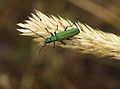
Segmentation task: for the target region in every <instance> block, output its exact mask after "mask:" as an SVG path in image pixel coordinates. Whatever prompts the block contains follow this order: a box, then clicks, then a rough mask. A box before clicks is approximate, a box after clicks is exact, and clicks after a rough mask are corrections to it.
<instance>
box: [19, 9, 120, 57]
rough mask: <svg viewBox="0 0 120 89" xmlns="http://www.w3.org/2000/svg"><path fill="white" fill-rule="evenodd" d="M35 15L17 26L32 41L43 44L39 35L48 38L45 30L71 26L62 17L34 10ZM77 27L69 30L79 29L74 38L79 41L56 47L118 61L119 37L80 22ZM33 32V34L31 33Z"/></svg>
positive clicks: (68, 41) (70, 41) (59, 29)
mask: <svg viewBox="0 0 120 89" xmlns="http://www.w3.org/2000/svg"><path fill="white" fill-rule="evenodd" d="M35 12H36V13H35V14H32V17H29V20H25V23H19V24H17V25H18V26H20V27H21V28H20V29H17V30H18V31H20V32H22V34H21V35H25V36H32V37H34V40H35V41H36V42H39V43H43V42H44V39H43V38H41V37H40V36H38V35H37V34H39V35H42V36H43V37H45V38H47V37H50V36H51V34H49V33H48V32H47V31H46V30H45V29H46V28H47V29H48V31H50V32H52V33H54V31H55V30H56V28H57V25H58V30H57V32H60V31H64V29H65V27H66V26H70V25H71V24H73V23H72V22H71V21H70V20H65V19H63V18H62V17H60V16H58V17H55V16H53V15H49V16H47V15H45V14H43V13H41V12H40V11H37V10H35ZM76 24H77V27H76V26H75V25H73V26H72V27H70V28H79V29H80V33H79V34H78V35H76V36H75V37H78V38H80V39H75V37H74V39H72V40H65V42H66V43H67V45H63V44H61V43H60V42H57V44H56V45H57V46H61V47H64V48H69V49H72V50H73V49H76V50H77V51H78V52H80V53H92V54H94V55H97V56H98V57H104V56H110V57H113V58H115V59H120V37H119V36H117V35H115V34H112V33H105V32H102V31H100V30H96V29H93V28H91V27H90V26H88V25H85V24H81V23H80V22H78V23H76ZM32 31H34V32H35V33H37V34H35V33H33V32H32Z"/></svg>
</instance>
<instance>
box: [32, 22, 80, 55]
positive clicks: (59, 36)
mask: <svg viewBox="0 0 120 89" xmlns="http://www.w3.org/2000/svg"><path fill="white" fill-rule="evenodd" d="M73 25H76V24H73ZM71 26H72V25H71ZM68 27H70V26H67V27H66V28H65V30H64V31H62V32H59V33H56V30H58V25H57V29H56V30H55V32H54V34H53V33H51V32H49V31H48V30H47V29H46V31H47V32H48V33H50V34H51V36H50V37H48V38H47V39H46V38H45V37H43V36H41V35H39V34H38V33H36V32H34V31H32V30H30V31H31V32H33V33H35V34H37V35H38V36H40V37H42V38H43V39H45V41H44V45H43V47H44V46H45V45H46V44H48V43H51V42H53V43H54V46H53V48H54V47H55V41H59V42H61V43H62V44H64V45H66V43H65V42H63V40H69V39H70V38H71V37H74V36H75V35H77V34H79V33H80V30H79V29H78V28H70V29H67V28H68ZM76 27H77V26H76ZM43 47H42V48H41V49H40V50H39V53H40V52H41V50H42V49H43Z"/></svg>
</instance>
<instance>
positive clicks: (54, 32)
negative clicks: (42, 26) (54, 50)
mask: <svg viewBox="0 0 120 89" xmlns="http://www.w3.org/2000/svg"><path fill="white" fill-rule="evenodd" d="M57 30H58V25H57V29H56V30H55V31H54V34H56V31H57Z"/></svg>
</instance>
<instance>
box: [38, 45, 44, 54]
mask: <svg viewBox="0 0 120 89" xmlns="http://www.w3.org/2000/svg"><path fill="white" fill-rule="evenodd" d="M45 46H46V44H44V45H43V46H42V48H41V49H40V50H39V54H40V52H41V51H42V49H43V48H44V47H45Z"/></svg>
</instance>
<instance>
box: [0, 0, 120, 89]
mask: <svg viewBox="0 0 120 89" xmlns="http://www.w3.org/2000/svg"><path fill="white" fill-rule="evenodd" d="M91 3H92V4H91ZM34 9H37V10H40V11H41V12H43V13H46V14H53V15H60V16H62V17H64V18H66V19H70V20H72V21H73V22H74V21H80V22H82V23H87V24H88V25H90V26H92V27H93V28H99V29H101V30H102V31H105V32H112V33H115V34H117V35H119V34H120V0H0V89H120V62H119V61H117V60H114V59H110V58H109V57H106V58H97V57H96V56H94V55H92V54H79V53H77V52H73V51H71V50H69V49H63V48H61V47H56V48H54V49H53V48H52V47H51V46H46V47H45V48H44V49H43V50H42V53H41V54H40V55H37V53H38V51H39V49H40V48H41V46H37V45H36V44H35V43H33V42H32V38H31V37H25V36H20V35H19V32H18V31H17V30H16V28H17V26H16V24H17V23H19V22H24V20H25V19H28V16H31V15H30V13H31V12H34Z"/></svg>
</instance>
